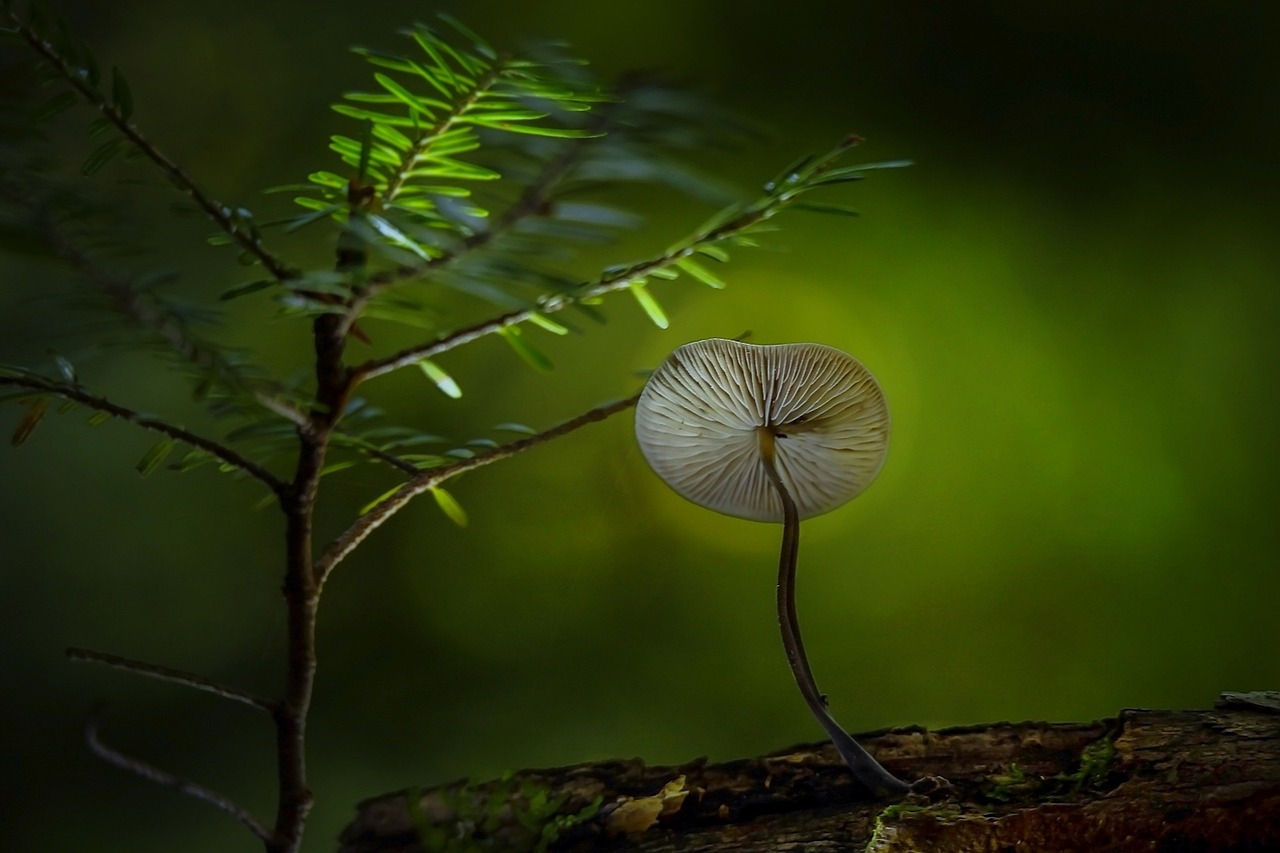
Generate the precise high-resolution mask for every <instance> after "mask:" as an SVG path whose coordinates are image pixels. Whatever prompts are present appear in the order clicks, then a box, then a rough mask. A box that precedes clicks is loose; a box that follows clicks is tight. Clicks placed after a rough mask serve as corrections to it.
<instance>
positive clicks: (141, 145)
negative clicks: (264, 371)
mask: <svg viewBox="0 0 1280 853" xmlns="http://www.w3.org/2000/svg"><path fill="white" fill-rule="evenodd" d="M0 11H3V13H4V15H5V16H6V17H7V18H8V19H9V21H10V22H11V23H12V24H13V25H14V28H15V29H16V30H17V32H18V34H19V35H21V36H22V38H23V40H25V41H26V42H27V44H29V45H30V46H31V48H32V49H33V50H35V52H36V53H38V54H40V56H41V57H42V58H43V59H44V60H45V61H46V62H47V63H49V65H50V66H52V67H53V69H54V70H56V71H57V72H58V74H60V75H61V76H62V77H63V79H65V80H66V81H67V83H69V84H70V85H71V87H72V88H73V89H75V90H76V91H77V92H78V93H80V96H81V97H83V98H84V99H85V100H86V101H88V102H89V103H90V104H92V105H93V106H94V107H96V108H97V109H98V111H99V112H100V113H102V116H103V118H105V119H106V120H107V121H108V122H110V123H111V125H112V126H113V127H115V128H116V130H118V131H119V132H120V134H121V135H122V136H124V138H125V139H127V140H129V141H130V142H131V143H133V145H134V146H135V147H136V148H137V149H138V150H139V151H141V152H142V153H143V155H144V156H145V157H146V158H147V159H148V160H150V161H151V162H152V163H154V164H155V165H156V166H158V167H159V168H160V170H161V171H162V172H164V174H165V176H166V177H167V178H168V179H169V180H170V181H171V182H172V183H173V184H174V185H175V186H177V187H178V189H180V190H182V191H183V192H184V193H186V194H187V196H189V197H190V198H191V200H192V201H193V202H195V204H196V206H197V207H199V208H200V209H201V210H202V211H204V213H205V215H207V216H208V217H209V218H210V219H212V220H213V221H214V223H215V224H216V225H217V226H218V227H219V228H221V229H222V230H223V231H224V232H226V234H227V235H228V236H229V237H231V239H232V240H234V241H235V242H236V244H237V245H238V246H239V247H240V248H241V249H242V250H244V251H245V252H248V253H249V254H250V255H252V256H253V257H254V258H256V259H257V260H258V262H259V263H261V264H262V266H263V267H264V268H265V269H266V270H267V271H268V272H269V273H271V275H272V277H273V278H275V279H276V280H277V281H281V282H283V281H287V280H289V279H293V278H297V277H298V272H297V271H296V270H294V269H292V268H290V267H289V266H288V265H286V264H285V263H284V262H283V261H281V260H280V259H279V258H277V257H276V256H275V255H273V254H271V253H270V252H269V251H267V249H266V247H264V246H263V245H262V240H261V239H260V238H259V237H258V236H257V235H256V234H255V233H253V232H251V231H250V230H249V229H246V228H244V227H243V226H241V225H239V224H237V223H236V221H235V220H234V219H233V217H232V213H231V209H230V208H229V207H227V206H226V205H224V204H222V203H221V202H219V201H218V200H217V199H214V198H211V197H210V196H209V195H207V194H206V193H205V192H204V190H202V189H201V188H200V185H199V184H197V183H196V181H195V179H194V178H192V177H191V176H190V175H189V174H187V172H186V170H185V169H183V168H182V167H181V166H179V165H178V164H177V163H175V162H174V161H173V160H171V159H170V158H169V156H168V155H166V154H165V153H164V152H163V151H161V150H160V149H159V148H157V147H156V146H155V145H154V144H153V143H152V142H151V141H150V140H149V139H147V138H146V137H145V136H143V135H142V132H141V131H139V130H138V128H137V127H135V126H134V125H133V124H132V123H131V122H130V121H129V119H128V117H127V116H125V115H124V114H123V113H121V111H120V110H119V109H117V108H116V106H115V105H114V104H112V103H111V101H109V100H108V99H107V98H106V97H105V96H103V95H102V93H101V92H98V91H97V90H96V89H94V88H93V87H92V86H91V85H90V84H89V82H88V80H87V79H86V77H85V76H84V75H82V74H81V73H79V69H77V68H74V67H73V66H72V65H71V63H69V62H68V61H67V59H66V58H65V57H64V56H63V55H62V54H61V53H60V52H59V51H58V49H57V48H56V47H54V46H53V45H52V44H50V43H49V42H48V41H46V40H45V39H44V38H43V37H42V36H41V35H40V33H38V32H36V30H35V29H33V28H32V26H31V25H30V24H29V23H25V22H23V21H22V20H21V19H20V18H18V16H17V15H16V14H15V13H14V12H13V11H11V10H9V9H3V10H0Z"/></svg>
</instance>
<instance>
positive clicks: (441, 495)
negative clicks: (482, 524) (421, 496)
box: [431, 486, 467, 527]
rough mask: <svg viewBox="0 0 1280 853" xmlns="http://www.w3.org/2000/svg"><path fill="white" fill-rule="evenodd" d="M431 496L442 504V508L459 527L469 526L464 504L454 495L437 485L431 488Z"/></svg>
mask: <svg viewBox="0 0 1280 853" xmlns="http://www.w3.org/2000/svg"><path fill="white" fill-rule="evenodd" d="M431 496H432V497H433V498H435V499H436V503H437V504H439V505H440V509H441V510H442V511H443V512H444V514H445V515H447V516H449V520H450V521H452V522H453V523H454V524H456V525H458V526H459V527H466V526H467V513H466V510H464V509H463V508H462V505H461V504H460V503H458V502H457V501H456V500H454V497H453V495H451V494H449V493H448V492H446V491H445V490H444V489H442V488H440V487H439V486H437V487H436V488H434V489H432V490H431Z"/></svg>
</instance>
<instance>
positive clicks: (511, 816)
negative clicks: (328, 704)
mask: <svg viewBox="0 0 1280 853" xmlns="http://www.w3.org/2000/svg"><path fill="white" fill-rule="evenodd" d="M859 739H860V740H861V741H862V742H863V743H864V744H866V745H867V747H868V749H869V750H870V751H871V752H872V753H873V754H874V755H875V756H876V757H877V758H878V759H879V760H880V761H881V762H882V763H883V764H884V765H885V766H886V767H887V768H888V769H889V770H890V771H891V772H893V773H895V774H897V775H898V776H899V777H902V778H906V779H917V778H925V777H938V778H939V779H940V780H943V779H945V780H946V782H945V783H944V782H941V781H940V782H939V783H938V784H936V785H934V786H932V789H931V790H929V788H930V786H928V785H924V786H917V787H918V788H921V789H922V790H925V791H926V793H915V794H911V795H909V796H908V797H907V798H906V799H905V800H902V801H901V802H898V803H892V804H889V803H885V802H875V801H872V800H870V799H869V798H868V797H867V795H866V794H865V792H864V791H863V790H861V789H860V788H859V786H858V785H857V784H856V783H855V782H854V781H853V779H852V778H851V777H850V775H849V773H848V772H847V771H846V770H845V769H844V767H843V765H842V764H841V763H840V760H839V757H838V756H837V755H836V754H835V751H834V750H833V749H832V748H831V747H830V746H829V745H827V744H810V745H805V746H798V747H794V748H792V749H789V750H786V751H784V752H779V753H776V754H773V755H767V756H762V757H758V758H750V759H742V760H738V761H728V762H724V763H715V764H713V763H710V762H708V761H706V760H697V761H692V762H690V763H688V764H684V765H680V766H671V767H657V766H654V767H650V766H647V765H646V764H645V763H644V762H642V761H640V760H638V759H636V760H630V761H604V762H598V763H592V764H582V765H578V766H574V767H565V768H559V769H553V770H525V771H521V772H519V773H515V774H512V775H511V776H510V777H507V778H504V779H501V780H496V781H491V782H484V783H476V784H472V783H467V782H457V783H453V784H450V785H444V786H438V787H431V788H421V789H409V790H403V791H397V792H394V793H390V794H384V795H382V796H378V797H374V798H372V799H369V800H366V801H364V802H363V803H360V804H359V806H358V809H357V814H356V817H355V819H354V820H353V821H352V823H351V824H350V825H349V826H348V827H347V828H346V829H345V830H344V832H343V834H342V838H341V846H340V851H341V853H421V852H422V851H437V850H450V851H455V850H456V851H473V850H474V851H481V850H486V851H487V850H492V851H531V850H547V851H588V850H590V851H596V850H601V851H653V853H657V851H663V853H667V851H672V853H674V851H735V853H756V851H759V853H780V852H781V851H806V852H807V853H818V851H850V850H854V851H863V850H865V851H875V853H890V851H930V853H968V851H1015V850H1016V851H1064V853H1065V851H1129V850H1135V851H1138V850H1142V851H1160V853H1174V851H1206V853H1208V851H1239V853H1244V851H1251V853H1255V852H1256V853H1261V851H1273V850H1280V694H1277V693H1254V694H1223V697H1222V698H1221V699H1220V700H1219V702H1218V704H1217V707H1215V708H1214V709H1213V710H1200V711H1145V710H1126V711H1122V712H1121V713H1120V714H1119V715H1118V716H1116V717H1114V718H1111V719H1106V720H1100V721H1097V722H1091V723H994V724H991V725H983V726H966V727H961V728H948V729H940V730H937V731H929V730H926V729H923V728H918V727H911V728H900V729H893V730H889V731H882V732H873V733H870V734H866V735H862V736H861V737H860V738H859Z"/></svg>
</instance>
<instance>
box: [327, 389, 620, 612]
mask: <svg viewBox="0 0 1280 853" xmlns="http://www.w3.org/2000/svg"><path fill="white" fill-rule="evenodd" d="M639 398H640V395H639V394H636V395H634V396H631V397H628V398H627V399H625V400H617V401H615V402H613V403H607V404H605V405H603V406H597V407H596V408H594V409H591V410H590V411H587V412H583V413H582V414H581V415H578V416H577V417H575V418H570V419H569V420H567V421H565V422H564V423H562V424H559V425H558V426H554V427H552V428H551V429H548V430H546V431H545V432H540V433H538V434H537V435H531V436H529V437H528V438H522V439H520V440H519V441H513V442H511V443H509V444H504V445H502V446H501V447H496V448H494V449H492V450H489V451H488V452H485V453H479V454H476V455H475V456H473V457H471V458H470V459H463V460H461V461H458V462H455V463H453V464H452V465H446V466H444V467H443V468H432V469H430V470H427V471H423V472H421V473H419V474H418V475H417V476H416V477H414V478H413V479H412V480H410V481H409V482H407V483H405V484H404V485H403V486H401V487H400V488H399V489H398V490H396V491H395V492H394V493H393V494H392V495H391V496H390V497H388V498H387V499H386V500H384V501H383V502H382V503H380V504H378V505H377V506H375V507H374V508H373V509H371V510H369V511H368V512H367V513H365V514H364V515H362V516H361V517H360V518H359V519H357V520H356V521H355V523H353V524H352V525H351V526H350V527H348V528H347V529H346V530H345V531H344V532H343V533H342V535H340V536H339V537H338V538H337V539H335V540H334V541H333V542H331V543H329V546H328V547H327V548H325V549H324V553H323V554H321V555H320V558H319V560H317V562H316V567H315V576H316V582H317V584H318V585H319V586H320V587H323V586H324V582H325V580H327V579H328V577H329V575H330V573H332V572H333V570H334V568H335V567H336V566H337V565H338V563H340V562H342V560H343V559H345V558H346V556H347V555H348V554H350V553H351V552H352V551H354V550H355V549H356V547H357V546H359V544H360V543H361V542H363V541H364V540H365V538H366V537H367V536H368V535H369V534H370V533H372V532H373V531H375V530H377V529H378V528H379V527H381V526H382V525H383V523H385V522H386V521H387V520H388V519H390V518H391V516H393V515H395V514H396V513H397V512H399V511H400V510H401V509H403V508H404V507H405V505H407V504H408V503H409V501H411V500H413V499H414V498H416V497H418V496H419V495H421V494H423V493H424V492H428V491H430V490H431V489H433V488H435V487H437V486H439V485H440V484H441V483H443V482H445V481H446V480H448V479H450V478H452V477H456V476H458V475H459V474H463V473H465V472H467V471H472V470H474V469H476V468H480V467H483V466H485V465H489V464H492V463H494V462H498V461H500V460H502V459H508V458H510V457H512V456H515V455H516V454H518V453H522V452H524V451H525V450H529V449H530V448H533V447H536V446H538V445H539V444H542V443H544V442H547V441H550V440H551V439H553V438H559V437H560V436H562V435H567V434H568V433H571V432H573V431H574V430H576V429H578V428H580V427H583V426H586V425H587V424H590V423H595V422H597V421H602V420H604V419H605V418H607V417H609V416H610V415H613V414H616V413H618V412H621V411H623V410H625V409H629V408H631V407H632V406H634V405H635V404H636V400H638V399H639Z"/></svg>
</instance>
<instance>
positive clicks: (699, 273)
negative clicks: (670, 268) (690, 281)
mask: <svg viewBox="0 0 1280 853" xmlns="http://www.w3.org/2000/svg"><path fill="white" fill-rule="evenodd" d="M676 266H678V267H679V268H680V269H682V270H684V271H685V272H687V273H688V274H689V275H691V276H693V277H694V278H696V279H697V280H698V281H700V282H702V283H703V284H705V285H707V286H708V287H714V288H715V289H716V290H723V289H724V287H725V283H724V282H723V281H721V280H720V278H719V277H717V276H716V275H715V274H714V273H712V272H711V271H710V270H708V269H707V268H706V267H704V266H703V265H702V264H700V263H698V262H697V261H695V260H692V259H691V258H681V259H680V260H678V261H676Z"/></svg>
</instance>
